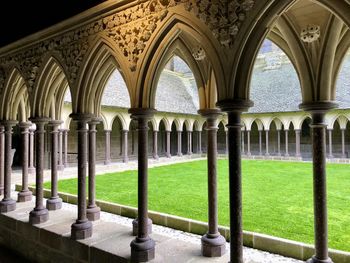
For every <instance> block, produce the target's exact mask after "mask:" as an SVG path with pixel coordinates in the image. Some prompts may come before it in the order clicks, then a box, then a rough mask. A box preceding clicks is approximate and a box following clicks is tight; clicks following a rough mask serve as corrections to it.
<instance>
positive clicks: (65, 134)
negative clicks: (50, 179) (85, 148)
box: [63, 129, 69, 167]
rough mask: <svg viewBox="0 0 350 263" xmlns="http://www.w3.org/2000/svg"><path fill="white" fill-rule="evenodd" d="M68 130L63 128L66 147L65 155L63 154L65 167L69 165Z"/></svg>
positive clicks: (64, 146)
mask: <svg viewBox="0 0 350 263" xmlns="http://www.w3.org/2000/svg"><path fill="white" fill-rule="evenodd" d="M68 131H69V130H66V129H64V130H63V148H64V155H63V163H64V167H67V166H68Z"/></svg>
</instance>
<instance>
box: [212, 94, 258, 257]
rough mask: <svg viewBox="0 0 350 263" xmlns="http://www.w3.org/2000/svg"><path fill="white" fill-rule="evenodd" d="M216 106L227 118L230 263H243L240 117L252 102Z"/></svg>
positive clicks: (224, 103) (237, 101)
mask: <svg viewBox="0 0 350 263" xmlns="http://www.w3.org/2000/svg"><path fill="white" fill-rule="evenodd" d="M217 105H218V107H220V108H221V109H222V111H224V112H227V116H228V124H227V126H226V127H227V129H228V136H229V156H228V160H229V161H228V164H229V202H230V263H243V230H242V169H241V167H242V156H241V129H242V125H241V115H242V112H243V111H246V110H247V109H248V107H250V106H252V102H250V101H242V100H229V101H223V102H218V103H217Z"/></svg>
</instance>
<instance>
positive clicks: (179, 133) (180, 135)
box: [177, 131, 182, 156]
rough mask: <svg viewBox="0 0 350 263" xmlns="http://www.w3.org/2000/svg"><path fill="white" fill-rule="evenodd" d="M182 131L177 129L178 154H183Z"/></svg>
mask: <svg viewBox="0 0 350 263" xmlns="http://www.w3.org/2000/svg"><path fill="white" fill-rule="evenodd" d="M181 139H182V131H177V156H182V140H181Z"/></svg>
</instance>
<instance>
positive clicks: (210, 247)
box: [201, 233, 226, 257]
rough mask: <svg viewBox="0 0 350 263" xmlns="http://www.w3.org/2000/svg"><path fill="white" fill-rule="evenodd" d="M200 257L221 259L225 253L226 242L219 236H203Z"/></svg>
mask: <svg viewBox="0 0 350 263" xmlns="http://www.w3.org/2000/svg"><path fill="white" fill-rule="evenodd" d="M201 240H202V255H203V256H204V257H221V256H222V255H224V254H225V253H226V240H225V238H224V237H223V236H221V235H220V234H217V235H212V236H211V235H210V234H208V233H207V234H205V235H204V236H203V237H202V239H201Z"/></svg>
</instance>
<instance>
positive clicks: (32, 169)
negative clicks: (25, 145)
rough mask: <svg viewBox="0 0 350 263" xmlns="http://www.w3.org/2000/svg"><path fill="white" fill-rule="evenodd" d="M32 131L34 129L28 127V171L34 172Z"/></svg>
mask: <svg viewBox="0 0 350 263" xmlns="http://www.w3.org/2000/svg"><path fill="white" fill-rule="evenodd" d="M34 132H35V129H29V167H28V173H29V174H35V167H34Z"/></svg>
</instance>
